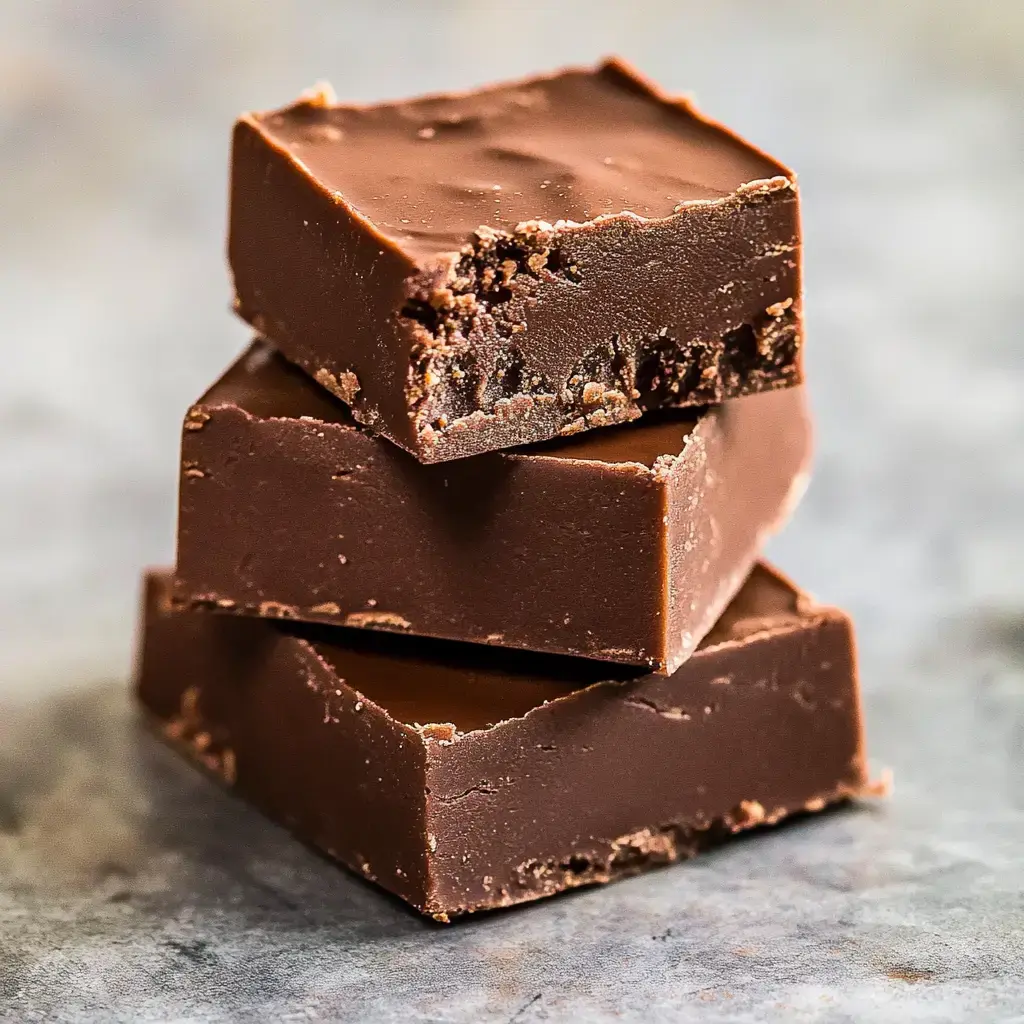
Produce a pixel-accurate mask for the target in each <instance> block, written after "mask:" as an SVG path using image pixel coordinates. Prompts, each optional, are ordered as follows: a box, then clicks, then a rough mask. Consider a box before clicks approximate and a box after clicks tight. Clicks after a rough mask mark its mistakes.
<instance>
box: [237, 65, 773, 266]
mask: <svg viewBox="0 0 1024 1024" xmlns="http://www.w3.org/2000/svg"><path fill="white" fill-rule="evenodd" d="M255 119H256V121H257V123H258V124H259V125H260V126H261V128H262V129H263V130H264V131H265V132H266V133H267V134H268V135H270V136H271V137H272V138H273V140H274V141H275V143H277V144H278V145H280V146H281V147H283V148H284V149H286V150H287V151H288V152H290V153H291V154H292V156H293V157H294V158H295V159H296V160H297V161H301V163H302V164H303V165H305V167H307V168H308V170H309V172H310V173H311V174H312V175H313V177H314V178H316V179H317V180H318V182H320V184H321V185H322V187H323V188H324V189H326V190H327V191H330V192H336V193H338V194H340V196H342V197H343V198H344V200H345V201H346V202H348V203H349V204H350V205H351V206H353V207H355V209H356V210H358V211H359V212H360V213H361V214H362V215H363V216H364V217H366V218H367V219H368V220H370V221H371V222H372V223H373V224H374V225H375V226H376V229H377V230H378V231H379V232H380V233H381V234H383V235H385V236H386V237H388V238H390V239H392V240H393V241H395V242H397V243H399V244H400V245H401V246H402V247H403V248H405V249H406V250H408V251H410V252H411V253H413V254H414V255H417V256H420V257H423V256H429V255H430V254H432V253H438V252H446V251H457V250H458V249H459V248H461V246H463V245H464V244H465V243H466V242H467V241H469V239H470V237H471V235H472V233H473V232H474V231H475V230H476V229H477V228H478V227H480V226H481V225H489V226H490V227H492V228H499V229H501V228H503V229H505V230H510V229H512V228H514V227H515V226H516V225H517V224H519V223H520V222H522V221H531V220H543V221H548V222H550V223H554V222H556V221H559V220H570V221H577V222H584V221H589V220H592V219H594V218H595V217H599V216H601V215H604V214H616V213H621V212H623V211H630V212H632V213H635V214H637V215H639V216H641V217H651V218H653V217H667V216H668V215H669V214H671V213H672V212H673V211H674V209H675V208H676V206H678V205H679V204H680V203H682V202H685V201H687V200H691V199H717V198H720V197H722V196H725V195H728V194H729V193H731V192H734V191H735V190H736V189H737V188H738V187H739V186H740V185H742V184H744V183H746V182H750V181H757V180H762V179H767V178H772V177H775V176H777V175H780V174H785V173H788V172H786V171H785V169H784V168H783V167H782V166H781V165H779V164H777V163H775V162H774V161H772V160H770V159H769V158H768V157H766V156H764V155H763V154H761V153H759V152H758V151H757V150H756V149H754V148H753V147H751V146H749V145H747V144H745V143H743V142H741V141H740V140H738V139H737V138H736V137H734V136H733V135H731V134H730V133H729V132H727V131H725V130H723V129H722V128H720V127H718V126H717V125H714V124H712V123H709V122H707V121H705V120H704V119H703V118H702V117H700V116H699V115H697V114H696V113H695V112H694V111H693V110H692V109H691V108H690V107H689V106H688V105H687V104H686V103H685V102H683V101H676V100H669V99H668V98H666V97H664V96H662V95H661V94H659V93H658V92H656V91H653V90H652V88H651V87H650V86H648V85H647V84H646V83H645V82H643V80H641V79H639V78H638V77H636V76H635V75H634V73H633V72H632V71H631V70H630V69H628V68H627V67H625V66H624V65H622V64H620V63H618V62H608V63H606V64H603V65H601V66H599V67H598V68H596V69H593V70H567V71H563V72H559V73H556V74H554V75H550V76H541V77H537V78H532V79H524V80H522V81H518V82H513V83H509V84H502V85H496V86H490V87H488V88H485V89H481V90H478V91H475V92H466V93H455V94H450V95H439V96H430V97H426V98H422V99H416V100H409V101H407V102H403V103H388V104H383V105H381V106H360V107H353V106H336V105H333V104H325V103H323V102H320V101H319V100H318V101H315V102H300V103H298V104H296V105H294V106H292V107H289V108H286V109H285V110H282V111H273V112H270V113H265V114H258V115H255Z"/></svg>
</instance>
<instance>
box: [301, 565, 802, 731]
mask: <svg viewBox="0 0 1024 1024" xmlns="http://www.w3.org/2000/svg"><path fill="white" fill-rule="evenodd" d="M799 602H800V595H799V592H798V591H796V590H795V589H794V588H793V587H792V586H791V585H790V584H789V583H788V581H786V580H784V579H782V578H781V577H780V576H778V575H776V573H774V572H773V571H772V570H771V569H770V568H768V567H766V566H758V567H757V568H755V569H754V571H753V573H752V574H751V577H750V579H749V580H748V582H747V584H746V585H745V586H744V588H743V589H742V590H741V591H740V593H739V594H738V595H737V596H736V598H735V600H734V601H733V603H732V604H731V605H730V606H729V607H728V608H727V609H726V611H725V613H724V614H723V615H722V618H721V619H720V620H719V622H718V624H717V625H716V626H715V628H714V630H713V631H712V634H711V635H710V637H709V638H707V639H706V640H705V641H704V642H703V643H702V644H701V645H700V647H699V648H698V649H697V652H696V653H695V654H694V655H693V657H694V658H695V659H700V657H701V651H709V650H710V649H712V648H714V647H715V646H716V645H718V644H721V643H727V642H730V641H742V640H743V639H745V638H746V637H749V636H751V635H753V634H755V633H765V632H768V633H771V632H775V631H782V630H787V629H789V628H791V627H792V626H793V625H794V624H795V623H797V622H800V621H804V622H807V623H810V622H811V621H813V619H814V612H813V610H812V609H810V608H804V610H803V611H802V613H798V610H797V609H798V604H799ZM292 631H293V630H292V629H288V632H292ZM294 631H295V632H298V633H299V634H300V635H303V636H307V637H309V638H311V640H312V642H313V646H314V649H315V650H316V652H317V654H318V655H320V657H321V658H323V659H324V661H326V662H327V663H328V664H329V665H330V666H331V667H332V668H333V669H334V671H335V673H336V674H337V675H338V676H339V677H340V678H341V679H344V680H345V682H346V683H348V685H349V686H351V687H352V688H353V689H355V690H358V691H359V692H360V693H362V694H363V695H364V696H365V697H368V698H369V699H370V700H372V701H373V702H374V703H375V704H377V705H379V706H380V707H382V708H384V709H385V710H386V711H387V712H388V713H389V714H390V715H391V717H392V718H395V719H397V720H398V721H400V722H405V723H406V724H408V725H427V724H440V723H451V724H453V725H454V726H455V727H456V729H457V730H459V731H461V732H468V731H469V730H471V729H486V728H488V727H489V726H491V725H494V724H495V723H497V722H500V721H502V720H504V719H506V718H518V717H521V716H522V715H525V714H526V713H527V712H528V711H531V710H532V709H534V708H536V707H539V706H540V705H542V704H545V703H547V702H548V701H553V700H557V699H558V698H560V697H566V696H568V695H570V694H571V693H573V691H575V690H578V689H581V688H583V687H586V686H590V685H592V684H593V683H599V682H603V681H606V680H613V679H628V678H630V677H633V676H639V675H643V674H644V672H643V670H633V669H630V668H629V667H627V666H621V665H607V664H603V663H601V662H598V661H591V660H585V659H582V658H568V657H560V656H545V655H540V654H532V653H530V652H524V651H509V650H502V649H501V648H498V647H484V646H477V645H469V644H455V643H450V642H446V641H442V640H426V639H423V638H419V637H406V636H395V635H393V634H375V633H369V634H367V632H366V631H362V632H360V631H358V630H344V631H343V633H342V634H340V635H342V636H344V637H345V643H343V644H339V643H335V642H332V641H333V640H334V638H335V637H337V636H338V635H339V634H338V633H337V632H335V633H334V634H333V636H331V634H328V633H326V632H325V631H324V630H317V629H315V628H313V629H301V628H300V629H298V630H294ZM327 637H330V639H327ZM696 671H698V672H699V671H700V669H699V668H698V669H696Z"/></svg>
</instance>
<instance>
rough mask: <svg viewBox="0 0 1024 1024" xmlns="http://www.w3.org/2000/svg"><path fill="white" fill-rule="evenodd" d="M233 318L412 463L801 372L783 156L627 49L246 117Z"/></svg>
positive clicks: (789, 190)
mask: <svg viewBox="0 0 1024 1024" xmlns="http://www.w3.org/2000/svg"><path fill="white" fill-rule="evenodd" d="M229 257H230V262H231V267H232V270H233V273H234V280H235V288H236V293H237V301H236V307H237V310H238V312H239V313H240V314H241V315H242V316H243V317H244V318H245V319H246V320H248V321H249V322H250V323H251V324H253V325H254V326H255V327H256V328H257V329H258V330H259V331H260V332H261V333H263V334H264V335H266V336H267V337H268V338H270V339H271V340H272V341H273V342H274V344H275V345H277V346H278V348H280V350H281V351H282V352H283V353H284V354H285V355H286V356H287V357H288V358H289V359H291V360H293V361H295V362H297V363H299V364H300V365H301V366H303V367H304V368H305V369H306V370H307V372H309V373H310V374H311V375H313V376H314V377H315V378H316V379H317V380H318V381H319V382H320V383H321V384H323V385H324V386H325V387H327V388H329V389H330V390H331V391H333V392H334V393H335V394H336V395H338V396H339V397H340V398H342V399H343V400H344V401H345V402H347V403H349V404H350V405H351V407H352V410H353V412H354V414H355V416H356V418H357V419H358V420H360V421H361V422H362V423H365V424H369V425H371V426H373V427H375V428H376V429H377V430H379V431H380V432H381V433H383V434H385V435H386V436H387V437H389V438H390V439H391V440H392V441H394V442H396V443H397V444H399V445H401V446H402V447H404V448H407V449H408V450H409V451H411V452H412V453H413V454H414V455H415V456H416V457H417V458H418V459H419V460H421V461H423V462H437V461H443V460H448V459H454V458H459V457H462V456H466V455H473V454H475V453H479V452H484V451H489V450H494V449H500V448H507V447H510V446H514V445H519V444H524V443H527V442H533V441H540V440H544V439H546V438H550V437H554V436H556V435H559V434H563V435H567V434H573V433H578V432H579V431H582V430H587V429H589V428H592V427H599V426H606V425H608V424H611V423H619V422H622V421H625V420H630V419H635V418H636V417H638V416H640V415H641V414H642V413H643V412H645V411H647V410H650V409H656V408H660V407H664V406H693V405H705V404H709V403H713V402H720V401H722V400H723V399H726V398H735V397H738V396H740V395H745V394H749V393H752V392H757V391H765V390H770V389H773V388H780V387H786V386H789V385H792V384H796V383H799V381H800V377H801V369H800V365H801V360H800V352H801V313H800V301H801V294H800V225H799V214H798V201H797V191H796V182H795V178H794V176H793V174H792V172H790V171H789V170H787V169H786V168H785V167H784V166H783V165H781V164H779V163H777V162H776V161H775V160H773V159H772V158H770V157H768V156H766V155H765V154H764V153H762V152H760V151H759V150H757V149H756V148H754V147H753V146H751V145H750V144H749V143H747V142H744V141H743V140H742V139H740V138H739V137H737V136H736V135H734V134H733V133H731V132H730V131H728V130H727V129H725V128H723V127H722V126H721V125H718V124H716V123H714V122H712V121H709V120H708V119H707V118H705V117H703V116H702V115H701V114H699V113H698V112H697V111H696V110H695V109H694V108H693V107H692V106H691V104H690V103H689V102H688V101H686V100H682V99H677V98H674V97H669V96H666V95H665V94H663V93H662V92H661V91H659V90H658V89H657V88H656V87H655V86H653V85H651V84H650V83H649V82H647V81H645V80H644V79H642V78H641V77H639V76H638V75H637V74H636V73H635V72H634V71H633V70H631V69H630V68H628V67H626V66H625V65H623V64H622V63H621V62H619V61H615V60H612V61H609V62H607V63H605V64H602V65H601V66H599V67H597V68H594V69H587V70H567V71H562V72H559V73H556V74H553V75H550V76H542V77H538V78H533V79H528V80H523V81H519V82H514V83H509V84H503V85H497V86H492V87H490V88H486V89H482V90H479V91H477V92H469V93H461V94H452V95H447V96H431V97H426V98H423V99H417V100H412V101H408V102H403V103H388V104H384V105H381V106H363V107H357V106H339V105H337V104H336V103H335V101H334V99H333V98H332V97H331V96H330V95H329V92H328V91H327V90H326V89H320V90H314V91H312V92H311V93H309V94H308V95H306V96H305V97H303V98H302V99H300V100H299V101H298V102H297V103H295V104H294V105H292V106H290V107H286V108H284V109H282V110H277V111H271V112H267V113H257V114H246V115H244V116H243V117H241V118H240V119H239V121H238V123H237V125H236V127H235V133H234V149H233V158H232V177H231V215H230V237H229Z"/></svg>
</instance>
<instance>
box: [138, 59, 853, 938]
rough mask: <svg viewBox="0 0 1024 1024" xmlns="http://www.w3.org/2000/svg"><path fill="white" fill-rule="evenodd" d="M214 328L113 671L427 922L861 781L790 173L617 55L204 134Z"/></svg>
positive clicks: (311, 107) (274, 115) (545, 888)
mask: <svg viewBox="0 0 1024 1024" xmlns="http://www.w3.org/2000/svg"><path fill="white" fill-rule="evenodd" d="M230 206H231V212H230V228H229V243H228V250H229V259H230V264H231V269H232V272H233V275H234V283H235V289H236V302H235V308H236V311H237V313H238V314H239V315H240V316H241V317H242V318H243V319H244V320H246V321H247V322H248V323H249V324H251V325H252V327H253V328H254V330H255V332H256V337H255V340H253V341H252V343H251V345H250V346H249V348H248V350H247V351H245V352H244V353H243V354H242V355H241V356H240V358H239V359H238V360H237V361H236V362H235V363H234V364H233V365H232V366H231V367H230V368H229V369H228V370H227V371H226V372H225V373H224V375H223V376H222V377H221V378H220V379H219V380H218V381H217V382H216V383H215V384H214V385H213V386H212V387H211V388H210V389H209V391H207V392H206V394H205V395H204V396H203V397H202V398H201V399H200V400H199V401H198V402H197V403H196V404H195V405H193V406H192V407H191V408H190V409H189V410H188V412H187V414H186V417H185V421H184V430H183V434H182V469H181V486H180V509H179V534H178V560H177V566H176V567H175V569H174V570H165V571H151V572H150V573H148V575H147V577H146V586H145V606H144V610H143V626H142V630H141V643H140V648H141V649H140V653H139V659H138V668H137V688H138V694H139V697H140V698H141V701H142V703H143V705H144V706H145V708H146V709H147V710H148V712H149V713H150V715H151V717H152V720H153V721H154V722H155V723H156V725H157V727H158V728H159V729H160V731H161V732H162V734H163V735H164V736H165V737H166V738H167V739H168V740H170V741H171V742H172V743H173V744H174V745H175V746H176V747H177V748H178V749H179V750H180V751H181V752H182V753H183V754H184V755H185V756H186V757H188V758H189V759H191V760H192V761H193V762H195V763H197V764H198V765H200V766H202V767H204V768H206V769H207V770H208V771H210V772H212V773H213V774H215V775H217V776H219V777H220V778H222V779H223V781H224V782H225V783H227V785H229V786H230V787H233V788H234V789H236V790H237V791H238V792H239V793H240V794H242V795H243V796H245V797H246V798H247V799H249V800H250V801H252V802H253V803H254V804H255V805H257V806H258V807H259V808H261V809H262V810H263V811H265V812H266V814H267V815H269V816H270V817H271V818H273V819H275V820H276V821H279V822H281V823H283V824H284V825H286V826H287V827H288V828H290V829H291V830H292V831H293V832H294V833H295V835H296V836H298V837H299V838H301V839H303V840H305V841H306V842H308V843H310V844H311V845H312V846H314V847H316V848H318V849H319V850H321V851H323V852H324V853H326V854H327V855H328V856H330V857H332V858H334V859H336V860H338V861H340V862H341V863H342V864H344V865H346V866H347V867H349V868H351V869H352V870H353V871H355V872H357V873H359V874H360V875H362V876H364V877H365V878H367V879H369V880H371V881H373V882H376V883H377V884H378V885H380V886H382V887H383V888H384V889H387V890H390V891H391V892H392V893H394V894H396V895H397V896H399V897H401V898H402V899H403V900H406V901H407V902H408V903H409V904H411V905H412V906H413V907H415V908H416V909H417V910H419V911H421V912H423V913H424V914H427V915H430V916H432V917H433V918H435V919H437V920H439V921H447V920H449V919H450V918H453V917H455V916H457V915H461V914H465V913H468V912H472V911H478V910H484V909H489V908H496V907H504V906H509V905H512V904H516V903H520V902H523V901H527V900H534V899H537V898H539V897H542V896H549V895H552V894H555V893H558V892H561V891H563V890H566V889H569V888H574V887H577V886H581V885H590V884H593V883H598V882H608V881H612V880H614V879H617V878H620V877H623V876H626V875H631V874H635V873H637V872H639V871H642V870H644V869H646V868H649V867H652V866H655V865H659V864H665V863H668V862H672V861H675V860H678V859H682V858H686V857H689V856H691V855H693V854H694V853H697V852H699V851H700V850H702V849H704V848H706V847H707V846H709V845H712V844H714V843H716V842H718V841H720V840H721V839H723V838H725V837H728V836H729V835H731V834H733V833H736V832H738V831H741V830H744V829H747V828H751V827H753V826H758V825H766V824H771V823H773V822H777V821H779V820H780V819H782V818H784V817H786V816H787V815H791V814H794V813H803V812H807V811H817V810H820V809H822V808H824V807H825V806H826V805H829V804H832V803H835V802H837V801H842V800H846V799H849V798H851V797H855V796H857V795H859V794H861V793H863V792H865V790H866V787H867V779H866V774H865V759H864V746H863V734H862V725H861V714H860V702H859V693H858V683H857V677H856V666H855V653H854V641H853V633H852V627H851V623H850V621H849V619H848V618H847V616H846V615H845V614H844V613H843V612H841V611H839V610H837V609H834V608H829V607H823V606H820V605H817V604H815V603H814V601H813V600H812V599H811V598H810V597H808V596H807V595H806V594H805V593H803V592H801V591H800V590H799V589H798V588H797V587H796V586H794V585H793V584H792V583H791V582H790V581H789V580H787V579H786V578H785V577H784V576H782V575H781V574H780V573H779V572H777V571H776V570H775V569H773V568H772V567H771V566H770V565H768V564H766V563H765V562H764V561H761V560H760V556H761V550H762V547H763V544H764V542H765V541H766V539H767V538H768V537H769V536H770V535H771V534H772V533H773V531H775V530H777V529H778V528H779V527H780V526H782V524H783V523H784V522H785V521H786V519H787V518H788V517H789V515H790V514H791V512H792V511H793V508H794V506H795V503H796V502H797V501H798V500H799V498H800V496H801V494H802V492H803V490H804V487H805V485H806V482H807V479H808V471H809V459H810V448H811V428H810V422H809V419H808V413H807V409H806V405H805V396H804V393H803V388H802V386H801V384H802V371H801V350H802V321H801V305H800V303H801V290H800V287H801V286H800V276H801V265H800V261H801V247H800V224H799V203H798V196H797V189H796V182H795V179H794V176H793V174H792V173H791V172H790V171H789V170H787V169H786V168H785V167H784V166H782V165H781V164H779V163H777V162H776V161H775V160H773V159H772V158H770V157H768V156H766V155H765V154H764V153H762V152H760V151H759V150H757V149H756V148H754V147H753V146H751V145H750V144H748V143H747V142H745V141H743V140H742V139H741V138H739V137H738V136H737V135H735V134H733V133H732V132H730V131H729V130H728V129H726V128H724V127H722V126H721V125H719V124H716V123H715V122H713V121H711V120H709V119H707V118H706V117H704V116H703V115H701V114H700V113H698V112H697V111H696V110H695V109H694V108H693V106H692V105H691V104H690V103H689V102H688V101H685V100H680V99H677V98H673V97H670V96H668V95H666V94H664V93H663V92H662V91H660V90H659V89H658V88H657V87H655V86H654V85H652V84H651V83H649V82H648V81H646V80H644V79H643V78H641V77H640V76H639V75H638V74H637V73H636V72H634V71H633V70H632V69H630V68H629V67H627V66H625V65H624V64H622V63H621V62H619V61H616V60H610V61H608V62H606V63H604V64H601V65H600V66H598V67H596V68H590V69H583V70H568V71H562V72H558V73H555V74H552V75H548V76H541V77H536V78H533V79H528V80H523V81H518V82H514V83H510V84H504V85H498V86H494V87H490V88H486V89H483V90H479V91H476V92H468V93H462V94H452V95H443V96H428V97H425V98H422V99H417V100H412V101H408V102H400V103H388V104H384V105H380V106H351V105H342V104H339V103H338V102H337V100H336V99H335V98H334V96H333V95H332V94H331V92H330V90H329V88H328V87H326V86H324V87H318V88H316V89H314V90H311V91H310V92H308V93H306V94H304V95H303V96H302V97H301V98H300V99H299V100H298V101H297V102H296V103H294V104H292V105H291V106H288V107H286V108H284V109H281V110H276V111H272V112H269V113H259V114H246V115H244V116H243V117H241V118H240V119H239V121H238V122H237V124H236V126H235V131H234V144H233V158H232V171H231V192H230Z"/></svg>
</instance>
